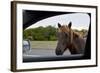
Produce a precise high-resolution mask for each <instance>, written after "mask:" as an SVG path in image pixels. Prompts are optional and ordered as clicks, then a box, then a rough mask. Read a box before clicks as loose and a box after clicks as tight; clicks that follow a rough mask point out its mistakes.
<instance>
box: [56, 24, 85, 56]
mask: <svg viewBox="0 0 100 73" xmlns="http://www.w3.org/2000/svg"><path fill="white" fill-rule="evenodd" d="M71 26H72V23H71V22H70V23H69V24H68V26H67V25H61V24H59V23H58V27H59V28H58V32H57V37H58V43H57V47H56V51H55V53H56V55H63V53H64V52H65V50H66V49H69V51H70V52H71V54H84V48H85V40H84V38H83V37H81V36H80V35H79V34H78V33H76V32H74V31H73V30H72V29H71Z"/></svg>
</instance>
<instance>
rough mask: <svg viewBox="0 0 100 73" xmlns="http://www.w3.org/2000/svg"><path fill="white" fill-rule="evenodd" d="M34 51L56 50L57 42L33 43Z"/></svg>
mask: <svg viewBox="0 0 100 73" xmlns="http://www.w3.org/2000/svg"><path fill="white" fill-rule="evenodd" d="M30 43H31V48H32V49H55V48H56V45H57V41H31V42H30Z"/></svg>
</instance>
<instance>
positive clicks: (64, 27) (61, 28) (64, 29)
mask: <svg viewBox="0 0 100 73" xmlns="http://www.w3.org/2000/svg"><path fill="white" fill-rule="evenodd" d="M69 31H70V29H69V28H68V27H67V26H65V25H62V26H61V27H60V28H59V32H65V33H68V32H69Z"/></svg>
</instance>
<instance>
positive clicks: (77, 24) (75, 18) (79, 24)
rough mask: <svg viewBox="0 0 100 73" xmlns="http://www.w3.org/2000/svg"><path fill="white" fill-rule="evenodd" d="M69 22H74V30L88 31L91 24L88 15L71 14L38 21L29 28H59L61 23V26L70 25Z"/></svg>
mask: <svg viewBox="0 0 100 73" xmlns="http://www.w3.org/2000/svg"><path fill="white" fill-rule="evenodd" d="M69 22H72V29H77V30H81V29H87V30H88V28H89V24H90V17H89V15H88V14H86V13H71V14H62V15H57V16H52V17H49V18H46V19H43V20H40V21H38V22H37V23H35V24H33V25H31V26H29V27H28V28H27V29H29V28H36V27H39V26H43V27H46V26H49V25H51V26H53V27H56V28H58V26H57V24H58V23H60V24H61V25H68V23H69Z"/></svg>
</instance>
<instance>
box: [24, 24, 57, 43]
mask: <svg viewBox="0 0 100 73" xmlns="http://www.w3.org/2000/svg"><path fill="white" fill-rule="evenodd" d="M23 38H24V39H29V40H32V41H33V40H36V41H55V40H57V38H56V28H55V27H52V26H47V27H42V26H40V27H37V28H32V29H27V30H24V32H23Z"/></svg>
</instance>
